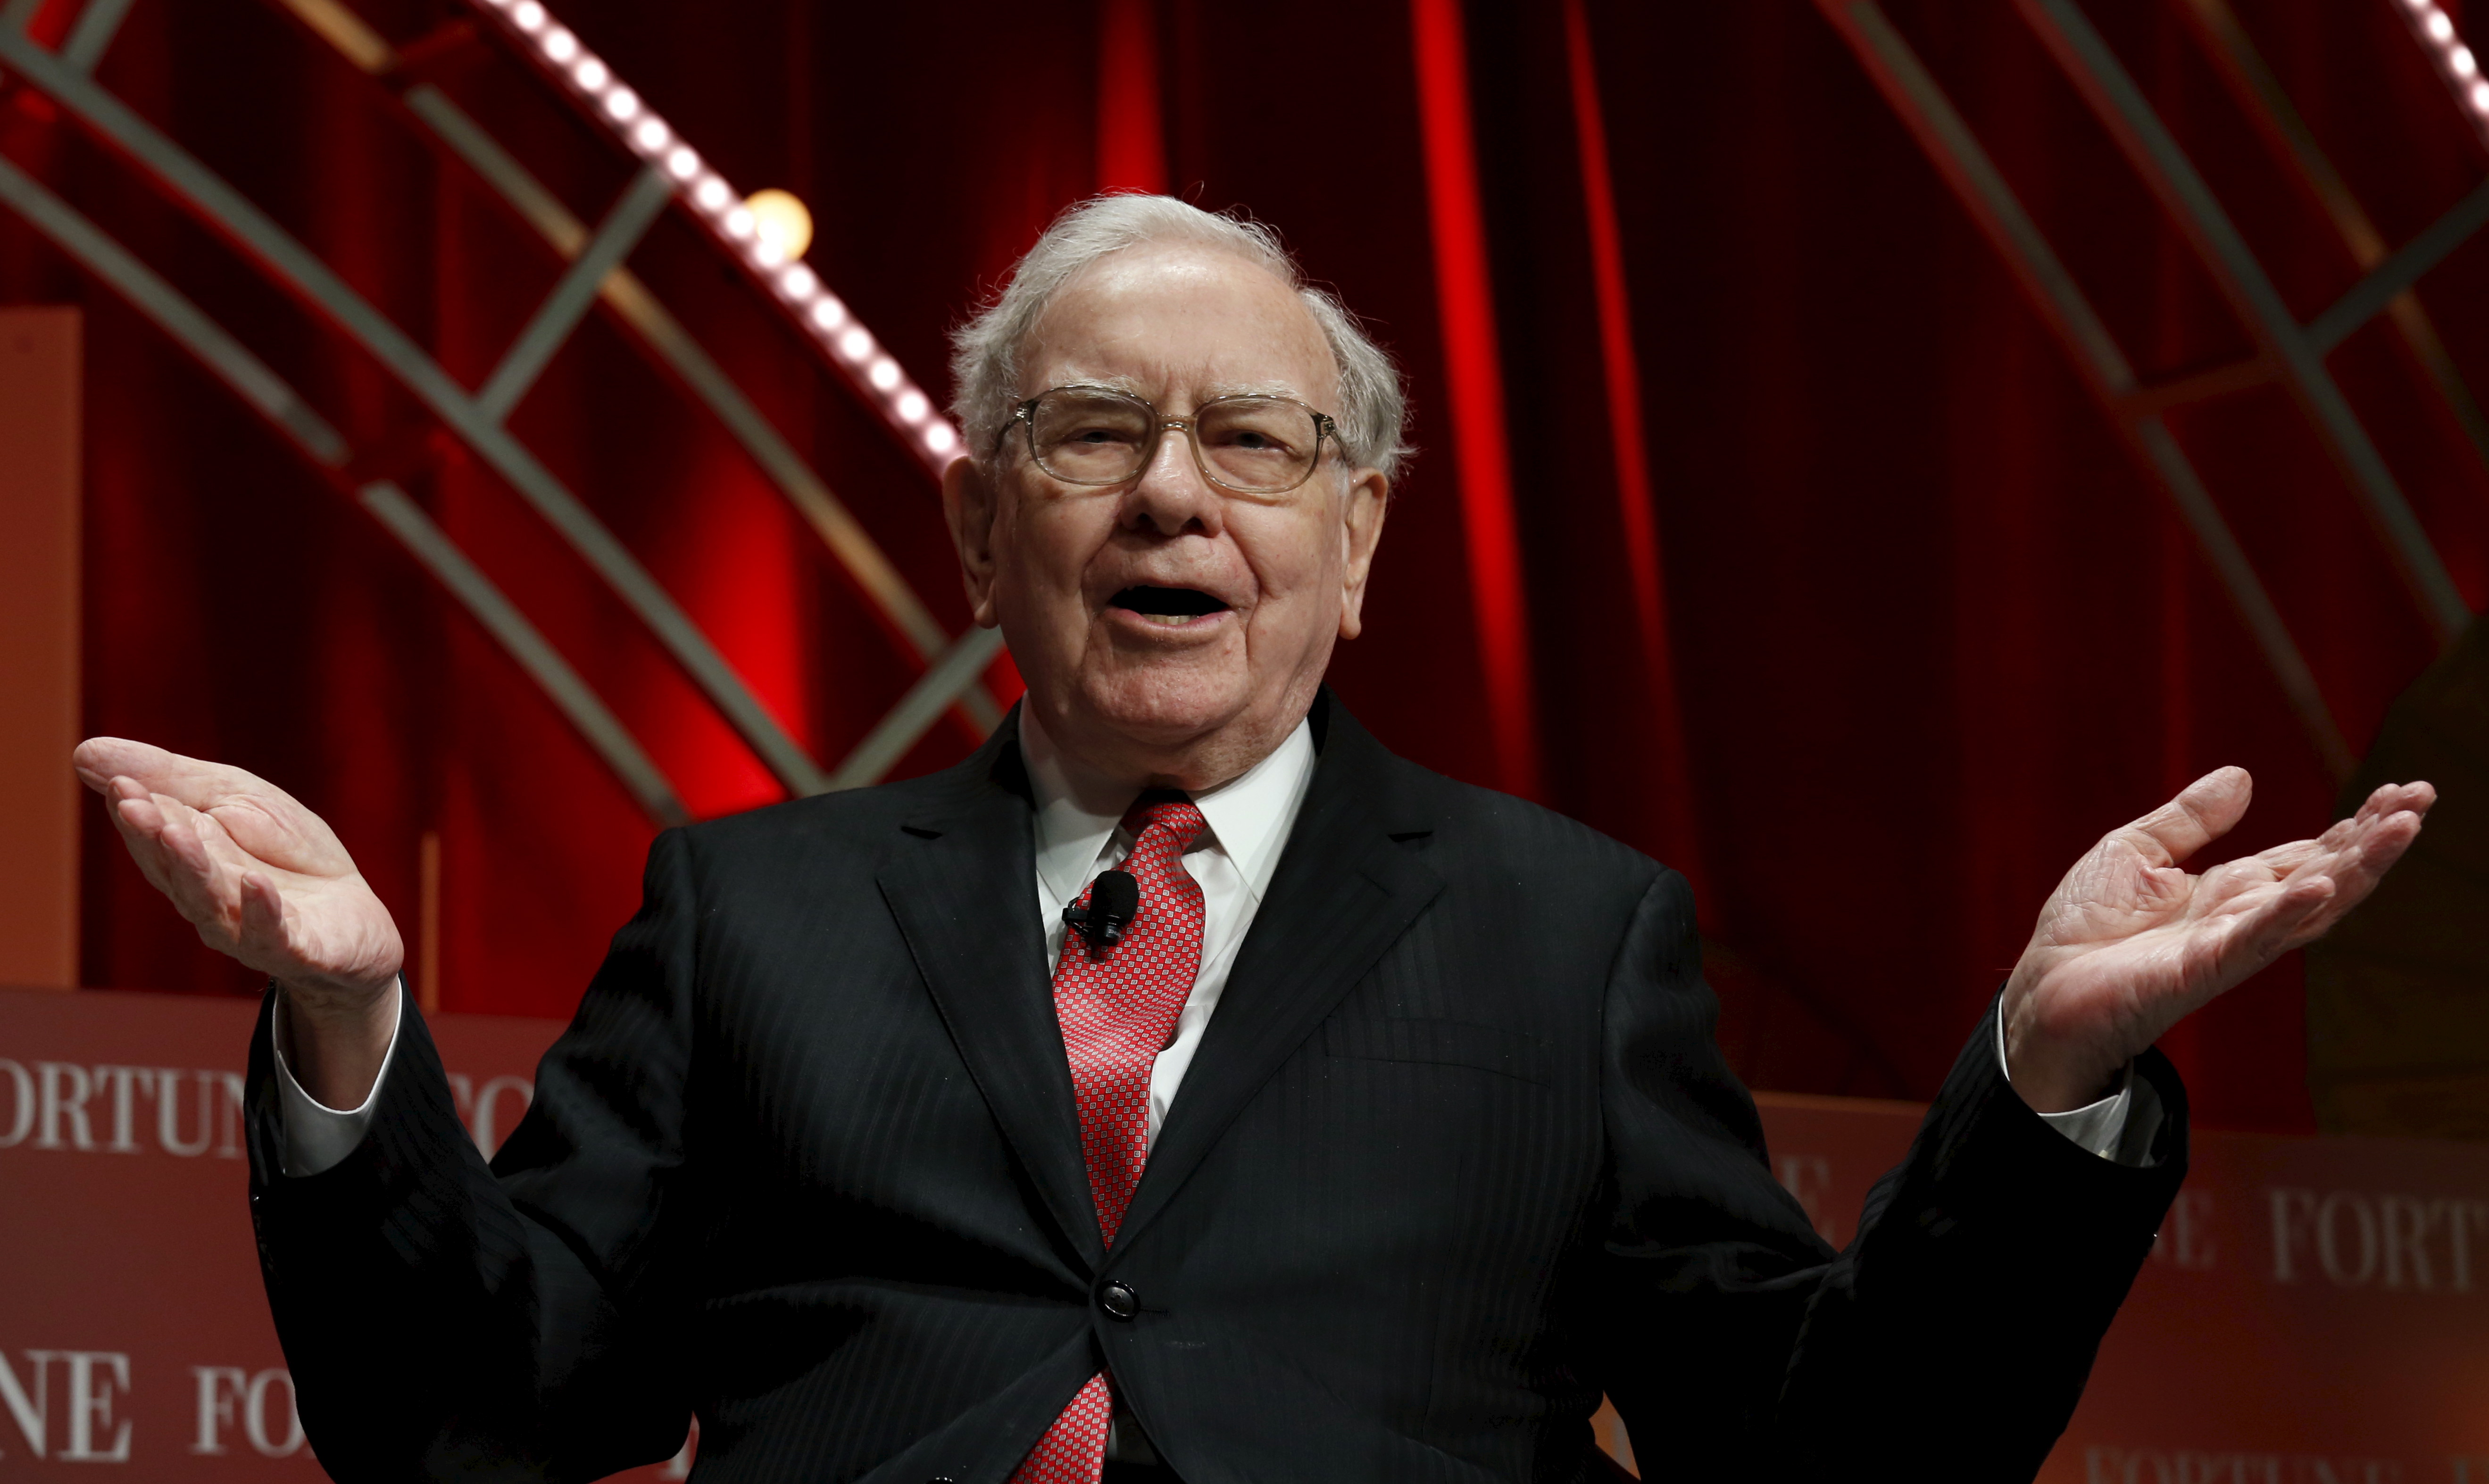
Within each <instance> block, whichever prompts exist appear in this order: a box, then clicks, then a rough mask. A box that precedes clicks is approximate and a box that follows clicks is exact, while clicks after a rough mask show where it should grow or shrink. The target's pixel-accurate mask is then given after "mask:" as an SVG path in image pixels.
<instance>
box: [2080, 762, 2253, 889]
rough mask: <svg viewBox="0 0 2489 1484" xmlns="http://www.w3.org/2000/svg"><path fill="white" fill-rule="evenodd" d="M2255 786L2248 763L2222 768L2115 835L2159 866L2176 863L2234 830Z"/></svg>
mask: <svg viewBox="0 0 2489 1484" xmlns="http://www.w3.org/2000/svg"><path fill="white" fill-rule="evenodd" d="M2254 791H2255V785H2254V781H2253V780H2251V779H2249V778H2248V777H2247V770H2246V769H2245V768H2216V769H2214V770H2213V771H2212V772H2210V773H2207V774H2205V775H2204V776H2203V777H2201V778H2199V779H2197V780H2195V781H2194V782H2193V783H2191V784H2189V785H2187V786H2186V787H2184V788H2182V789H2180V790H2179V791H2178V797H2176V798H2174V799H2171V800H2170V801H2169V802H2168V803H2166V804H2163V805H2161V806H2160V808H2159V809H2156V810H2154V811H2153V812H2152V813H2148V814H2146V815H2144V816H2143V817H2142V818H2140V819H2137V820H2135V821H2134V822H2133V823H2132V824H2130V825H2128V826H2126V827H2125V828H2124V829H2121V830H2116V831H2113V832H2111V835H2110V838H2111V839H2113V840H2124V841H2125V842H2127V843H2128V844H2130V845H2132V846H2133V847H2134V848H2135V850H2136V851H2137V852H2139V853H2140V854H2141V855H2142V856H2143V858H2144V859H2145V860H2147V861H2149V862H2151V863H2152V864H2153V865H2155V866H2175V865H2177V864H2178V863H2179V862H2181V861H2184V860H2185V859H2187V858H2188V857H2189V856H2190V855H2193V854H2194V853H2195V852H2196V851H2198V850H2201V849H2202V848H2204V846H2206V845H2207V844H2210V843H2211V842H2214V841H2216V840H2218V839H2220V838H2221V837H2222V836H2224V835H2226V834H2228V833H2229V832H2230V826H2232V825H2234V824H2236V823H2238V822H2239V816H2240V815H2242V814H2245V813H2246V812H2247V800H2248V798H2249V797H2250V796H2251V795H2252V794H2253V793H2254Z"/></svg>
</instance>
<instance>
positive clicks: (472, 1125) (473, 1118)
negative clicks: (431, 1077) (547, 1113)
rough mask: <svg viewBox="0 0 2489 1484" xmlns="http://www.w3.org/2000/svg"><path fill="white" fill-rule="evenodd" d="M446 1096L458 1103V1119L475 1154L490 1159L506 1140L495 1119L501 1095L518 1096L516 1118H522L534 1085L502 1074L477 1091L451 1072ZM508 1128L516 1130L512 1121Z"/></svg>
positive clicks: (471, 1081)
mask: <svg viewBox="0 0 2489 1484" xmlns="http://www.w3.org/2000/svg"><path fill="white" fill-rule="evenodd" d="M449 1092H450V1095H451V1096H452V1097H453V1098H455V1099H457V1100H458V1116H459V1117H460V1118H461V1119H464V1120H465V1121H466V1124H467V1132H468V1134H469V1136H470V1137H472V1138H473V1139H474V1141H475V1148H476V1150H477V1151H478V1152H479V1153H481V1154H482V1155H483V1156H484V1157H485V1158H487V1159H490V1158H492V1157H493V1156H495V1155H496V1154H499V1153H500V1152H501V1140H502V1139H503V1138H505V1137H507V1136H508V1135H507V1134H506V1133H505V1132H504V1131H503V1130H502V1127H501V1118H500V1116H499V1105H500V1102H501V1095H502V1094H504V1093H516V1094H518V1095H519V1115H520V1117H522V1118H524V1117H526V1116H527V1111H528V1109H529V1107H530V1106H531V1105H533V1104H534V1102H535V1098H536V1085H535V1083H534V1082H533V1081H532V1080H531V1079H529V1078H527V1077H513V1076H508V1075H506V1074H505V1075H502V1076H498V1077H492V1078H488V1079H487V1080H486V1081H485V1083H484V1086H483V1087H482V1089H480V1090H478V1089H477V1088H476V1086H475V1079H474V1078H472V1077H471V1076H469V1075H467V1074H466V1073H465V1072H463V1071H453V1072H451V1073H449ZM511 1127H517V1121H516V1120H515V1119H514V1120H512V1121H511Z"/></svg>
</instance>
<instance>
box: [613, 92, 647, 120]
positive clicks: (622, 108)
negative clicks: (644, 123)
mask: <svg viewBox="0 0 2489 1484" xmlns="http://www.w3.org/2000/svg"><path fill="white" fill-rule="evenodd" d="M639 111H640V95H639V94H637V93H634V92H632V91H631V90H630V89H629V88H615V90H614V91H613V92H611V93H608V94H606V95H605V113H606V116H607V117H608V118H611V119H612V120H613V121H614V122H615V123H616V124H628V123H629V122H631V116H632V115H633V114H635V113H638V112H639Z"/></svg>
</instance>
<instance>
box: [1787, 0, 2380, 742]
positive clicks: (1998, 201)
mask: <svg viewBox="0 0 2489 1484" xmlns="http://www.w3.org/2000/svg"><path fill="white" fill-rule="evenodd" d="M1817 9H1818V10H1820V11H1821V12H1822V13H1823V15H1824V18H1825V19H1827V20H1829V21H1831V22H1832V25H1833V28H1834V29H1835V30H1837V31H1838V32H1840V33H1841V36H1842V39H1843V40H1844V41H1845V42H1847V43H1849V46H1850V49H1851V50H1852V51H1853V52H1854V53H1856V54H1857V57H1858V60H1859V62H1860V63H1861V65H1862V66H1864V68H1865V69H1866V71H1867V75H1868V77H1869V79H1870V80H1871V81H1873V82H1874V84H1875V87H1876V90H1877V91H1879V92H1881V93H1882V94H1883V95H1884V100H1885V101H1886V102H1887V103H1889V104H1890V105H1891V106H1892V108H1893V111H1894V112H1895V113H1897V114H1899V115H1900V116H1901V119H1902V123H1903V127H1905V128H1908V129H1909V131H1910V133H1911V134H1912V135H1913V136H1914V137H1915V138H1916V139H1917V140H1918V143H1919V147H1920V149H1921V150H1922V151H1924V152H1925V153H1926V155H1927V157H1928V159H1929V161H1930V163H1931V164H1933V165H1934V166H1935V168H1936V173H1937V174H1938V175H1939V176H1941V177H1942V178H1943V179H1944V181H1945V183H1946V185H1949V186H1951V187H1952V189H1953V192H1954V195H1955V197H1956V198H1957V199H1958V200H1960V202H1961V204H1962V206H1963V208H1964V209H1965V210H1966V211H1967V212H1968V213H1969V214H1970V217H1971V220H1972V221H1973V222H1974V223H1976V224H1977V225H1978V227H1979V229H1980V230H1981V232H1982V233H1983V234H1985V235H1986V236H1987V238H1988V242H1989V243H1990V244H1991V245H1992V246H1994V247H1995V249H1996V251H1997V255H1998V256H1999V257H2001V258H2002V259H2004V261H2005V265H2006V267H2007V269H2008V270H2009V271H2011V272H2012V273H2013V274H2014V276H2015V279H2016V280H2017V282H2018V283H2020V284H2021V286H2022V290H2023V292H2024V294H2025V295H2027V296H2028V297H2029V299H2030V300H2031V303H2032V306H2033V307H2034V308H2035V309H2036V310H2038V311H2039V314H2040V317H2041V319H2042V321H2043V322H2045V323H2046V324H2047V325H2048V327H2049V328H2051V329H2053V330H2055V331H2056V333H2057V336H2058V339H2059V340H2060V341H2061V342H2062V343H2063V344H2064V345H2065V347H2066V350H2067V351H2068V353H2069V354H2070V356H2071V357H2072V358H2073V360H2074V367H2075V370H2076V371H2077V372H2079V373H2080V374H2081V376H2082V379H2083V385H2085V386H2086V387H2087V388H2088V389H2089V390H2090V391H2091V393H2092V396H2093V397H2094V399H2095V400H2097V401H2098V402H2099V403H2100V406H2101V410H2102V411H2103V413H2105V414H2107V416H2108V420H2109V424H2110V426H2111V427H2113V428H2115V429H2116V430H2117V433H2118V436H2119V438H2120V440H2121V441H2122V442H2125V443H2126V445H2127V448H2128V450H2129V452H2130V453H2131V454H2132V455H2133V456H2134V458H2135V459H2136V460H2137V461H2138V462H2139V463H2141V464H2142V466H2143V467H2144V469H2145V470H2146V471H2148V472H2149V473H2151V474H2152V475H2153V476H2154V478H2155V479H2156V480H2157V481H2158V482H2159V483H2160V487H2161V490H2162V492H2163V493H2164V494H2166V495H2167V496H2168V497H2169V500H2170V503H2171V505H2172V506H2173V507H2174V509H2175V510H2176V512H2177V514H2178V517H2179V519H2180V520H2181V521H2183V522H2184V523H2185V524H2186V526H2187V528H2188V530H2189V532H2190V533H2192V534H2193V536H2194V537H2195V541H2196V545H2197V548H2198V550H2200V551H2201V552H2202V553H2203V554H2204V557H2205V560H2206V563H2207V564H2208V565H2210V566H2211V567H2212V569H2213V574H2214V576H2215V577H2217V579H2219V580H2220V583H2221V585H2222V587H2223V589H2224V590H2225V591H2227V593H2228V594H2229V598H2230V605H2231V607H2232V609H2233V610H2235V611H2236V612H2237V614H2238V615H2239V620H2240V622H2241V624H2242V625H2243V626H2245V627H2246V631H2247V635H2248V637H2249V638H2250V639H2252V640H2253V641H2254V642H2255V644H2256V647H2257V648H2258V649H2259V650H2260V651H2262V653H2263V655H2264V660H2265V666H2266V668H2267V669H2268V670H2270V671H2272V672H2273V676H2274V682H2275V683H2276V684H2277V685H2279V686H2280V687H2281V691H2282V695H2283V696H2284V697H2285V698H2286V699H2288V701H2289V702H2290V706H2291V709H2292V711H2293V712H2294V713H2295V714H2296V715H2297V716H2298V718H2299V724H2300V727H2301V728H2302V730H2303V731H2304V732H2305V734H2306V736H2307V740H2308V742H2309V744H2310V745H2311V746H2312V747H2314V749H2315V750H2316V754H2317V756H2319V757H2321V758H2322V759H2323V760H2324V763H2325V766H2326V767H2327V768H2328V769H2329V770H2331V771H2332V774H2333V776H2334V777H2335V778H2337V779H2338V778H2344V777H2347V776H2349V773H2350V770H2351V767H2352V766H2353V756H2352V753H2351V749H2350V747H2349V745H2348V744H2347V743H2346V742H2345V741H2344V740H2343V738H2342V732H2341V728H2339V727H2337V726H2335V725H2334V722H2333V713H2332V708H2331V707H2330V706H2328V705H2327V703H2326V700H2325V695H2324V691H2323V690H2322V688H2321V687H2319V686H2318V684H2317V681H2316V675H2315V672H2314V671H2311V670H2310V669H2309V668H2308V665H2307V661H2306V658H2305V656H2303V654H2302V653H2301V652H2300V649H2299V644H2298V642H2297V641H2296V640H2294V639H2293V638H2292V637H2291V634H2290V628H2289V625H2288V624H2287V623H2285V622H2284V621H2283V619H2282V616H2281V612H2280V610H2279V609H2278V608H2276V607H2275V606H2274V602H2273V598H2272V595H2271V594H2270V593H2268V592H2267V591H2266V590H2265V586H2264V583H2263V581H2262V580H2261V579H2259V578H2258V577H2257V576H2256V572H2255V568H2254V566H2253V564H2252V563H2250V562H2249V561H2248V560H2247V558H2246V553H2245V551H2244V550H2243V549H2242V548H2241V547H2240V545H2239V542H2238V538H2237V536H2236V535H2235V534H2234V533H2232V531H2231V530H2230V528H2229V523H2228V522H2227V521H2225V520H2224V519H2222V516H2221V512H2220V509H2219V507H2217V505H2215V504H2214V502H2213V499H2212V497H2211V495H2210V494H2209V493H2208V492H2207V491H2206V490H2205V488H2204V484H2203V481H2202V480H2201V479H2200V478H2198V477H2197V475H2196V472H2195V470H2194V466H2193V465H2192V464H2190V463H2189V461H2188V459H2187V455H2186V452H2185V450H2183V449H2181V448H2180V447H2179V446H2178V442H2177V440H2176V439H2174V438H2172V437H2170V435H2169V431H2168V428H2167V427H2166V425H2164V424H2163V423H2162V422H2161V420H2160V416H2159V415H2158V413H2157V409H2155V407H2154V404H2153V401H2152V399H2153V396H2154V389H2152V388H2143V389H2138V388H2137V386H2136V385H2135V380H2134V372H2133V368H2132V365H2131V362H2129V361H2128V360H2127V358H2126V353H2125V352H2124V351H2123V350H2122V349H2120V348H2119V346H2118V344H2117V341H2116V339H2115V338H2114V337H2113V336H2112V335H2110V333H2109V332H2108V329H2107V328H2106V327H2105V325H2103V322H2102V321H2101V318H2100V316H2099V314H2098V313H2097V312H2096V311H2095V310H2094V309H2093V308H2092V305H2091V301H2090V300H2089V299H2087V298H2085V297H2084V295H2083V292H2082V289H2081V287H2080V286H2079V285H2077V284H2076V283H2075V282H2074V275H2073V274H2071V273H2069V272H2068V271H2066V269H2065V265H2064V264H2063V263H2062V262H2061V261H2059V259H2058V257H2057V255H2056V252H2055V251H2054V249H2052V248H2051V247H2049V245H2048V242H2047V239H2046V237H2044V236H2042V235H2041V233H2040V230H2039V227H2038V226H2037V225H2036V224H2035V223H2033V221H2032V220H2031V216H2030V214H2029V213H2028V212H2026V211H2025V210H2023V207H2022V203H2021V201H2020V199H2019V198H2018V197H2017V196H2016V195H2015V194H2014V190H2013V187H2012V186H2010V185H2007V184H2006V181H2005V177H2004V175H2003V173H2002V172H2000V171H1999V170H1998V169H1997V168H1996V165H1995V162H1994V161H1993V160H1991V159H1990V158H1989V157H1988V152H1987V151H1986V150H1985V149H1984V148H1983V147H1982V146H1981V145H1980V143H1979V139H1978V136H1977V135H1975V134H1973V133H1972V132H1971V130H1970V126H1969V125H1968V124H1967V123H1966V122H1964V120H1963V119H1962V117H1961V115H1960V112H1959V111H1958V110H1956V109H1955V107H1954V106H1953V100H1951V99H1949V98H1947V97H1946V96H1945V93H1944V90H1943V89H1942V88H1941V87H1939V86H1938V85H1937V83H1936V81H1935V78H1934V77H1933V76H1932V75H1931V74H1930V73H1929V71H1928V70H1927V67H1926V65H1925V64H1924V63H1922V62H1921V61H1920V60H1919V57H1918V54H1917V53H1916V52H1915V51H1913V50H1911V49H1910V45H1909V43H1908V42H1906V41H1904V40H1903V37H1902V34H1901V33H1900V32H1899V31H1897V30H1895V29H1894V27H1893V23H1892V21H1891V20H1890V19H1889V18H1887V17H1886V16H1885V14H1884V12H1883V10H1882V8H1881V7H1879V6H1878V5H1876V4H1875V0H1817ZM2161 389H2162V390H2165V389H2166V388H2161ZM2148 409H2149V410H2148Z"/></svg>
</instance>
